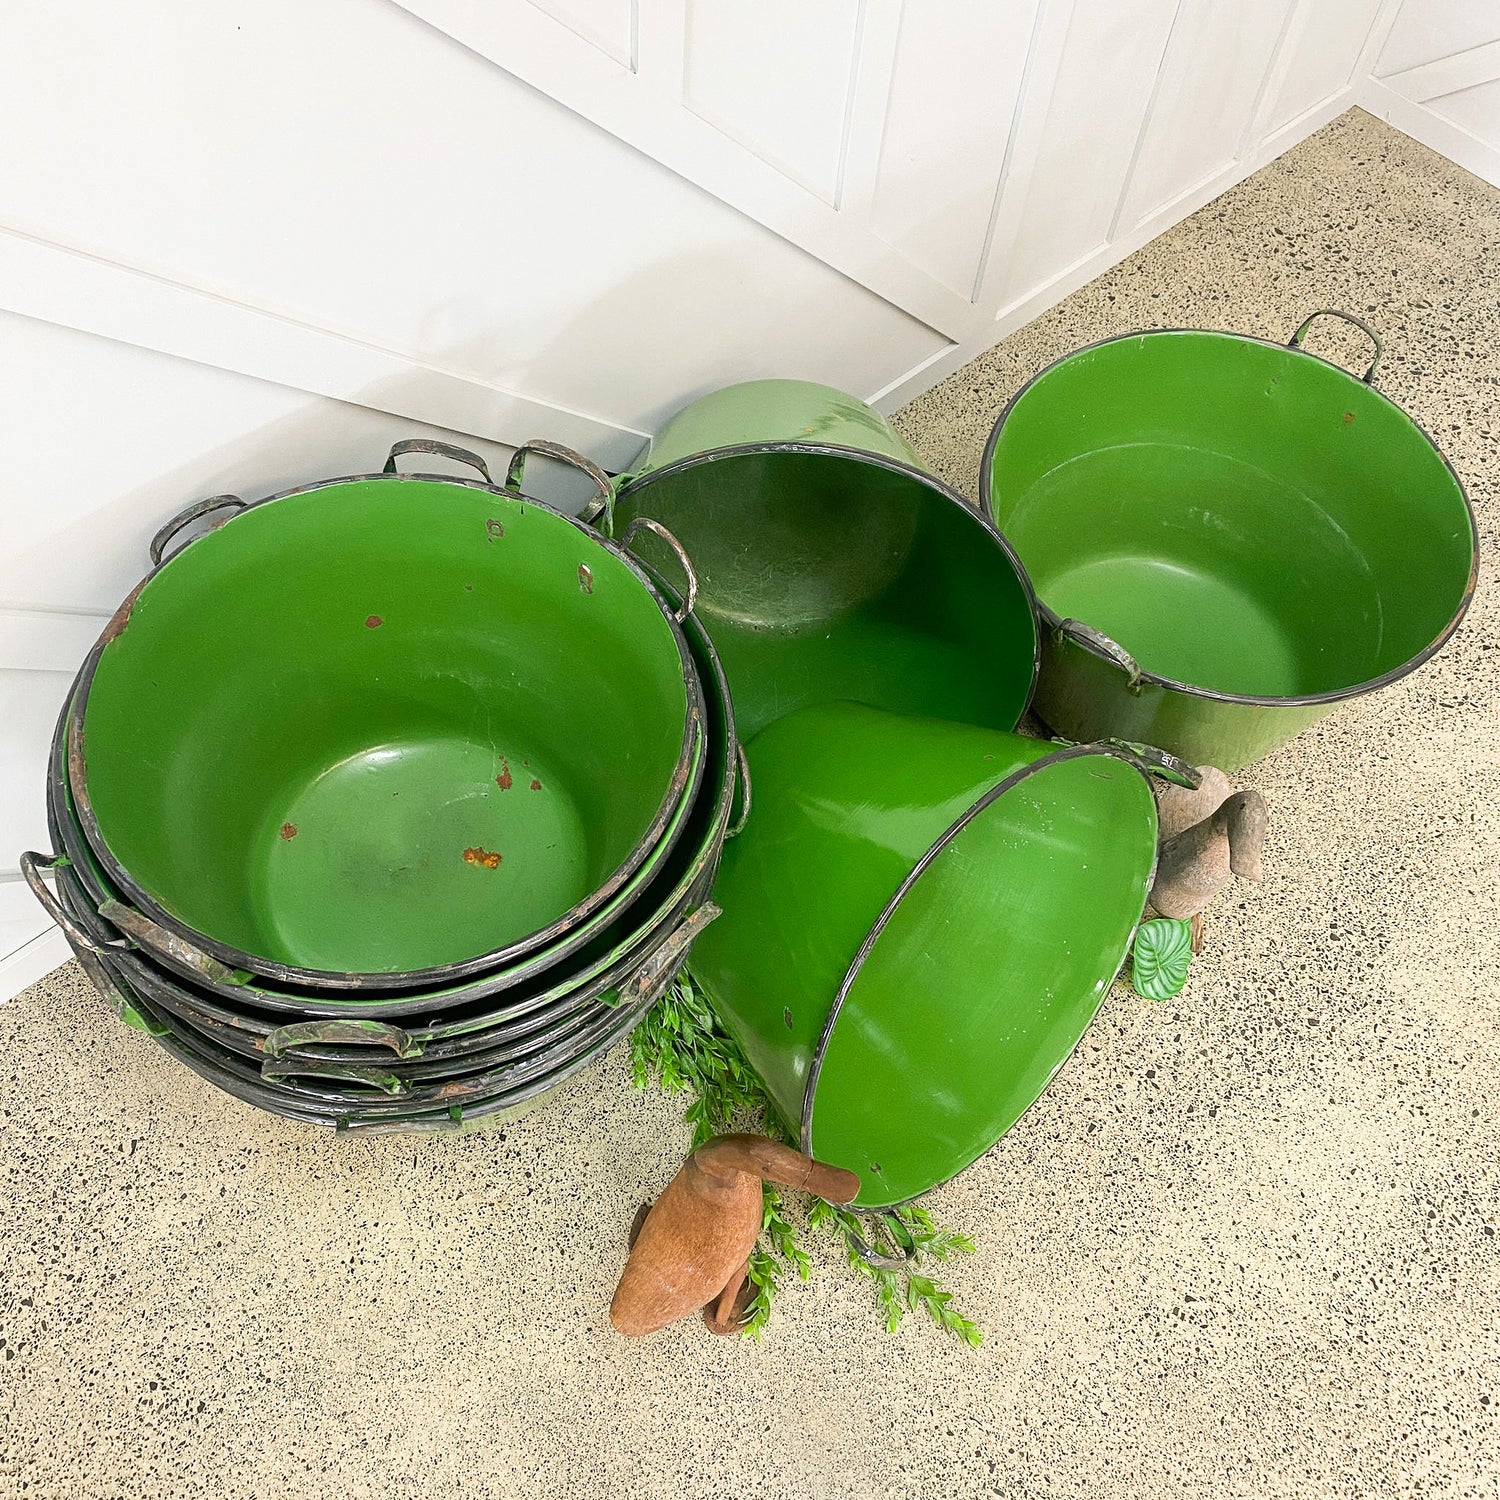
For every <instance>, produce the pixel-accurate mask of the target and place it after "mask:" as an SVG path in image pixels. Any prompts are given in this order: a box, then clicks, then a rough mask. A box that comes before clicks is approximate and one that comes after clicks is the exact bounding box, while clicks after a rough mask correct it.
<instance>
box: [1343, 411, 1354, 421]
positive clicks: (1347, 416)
mask: <svg viewBox="0 0 1500 1500" xmlns="http://www.w3.org/2000/svg"><path fill="white" fill-rule="evenodd" d="M1344 420H1345V421H1346V422H1352V421H1353V420H1354V413H1353V412H1352V411H1346V412H1345V413H1344Z"/></svg>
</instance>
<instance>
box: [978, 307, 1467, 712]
mask: <svg viewBox="0 0 1500 1500" xmlns="http://www.w3.org/2000/svg"><path fill="white" fill-rule="evenodd" d="M1185 333H1186V334H1196V335H1206V336H1210V337H1213V338H1221V339H1228V340H1231V341H1234V342H1238V343H1245V344H1260V345H1262V346H1263V347H1265V348H1268V349H1275V350H1277V351H1278V352H1279V353H1282V354H1290V355H1300V356H1301V357H1302V358H1303V359H1314V360H1317V362H1318V363H1319V364H1320V365H1325V366H1327V368H1328V369H1330V370H1332V371H1334V372H1335V373H1336V374H1338V375H1341V376H1342V377H1343V378H1344V379H1345V380H1347V381H1349V382H1350V384H1352V385H1357V386H1359V387H1360V389H1361V390H1367V391H1370V392H1371V393H1372V394H1373V395H1375V396H1377V397H1378V398H1379V399H1380V400H1382V401H1384V402H1385V403H1386V405H1387V406H1390V407H1391V408H1393V409H1394V410H1395V411H1397V412H1399V413H1400V414H1401V416H1403V417H1404V418H1405V419H1406V420H1407V421H1408V422H1410V423H1411V425H1412V426H1413V427H1414V428H1415V429H1416V430H1417V432H1419V433H1420V434H1421V435H1422V437H1423V438H1424V439H1425V440H1426V442H1427V443H1428V444H1429V446H1430V447H1431V448H1432V451H1433V452H1434V453H1436V454H1437V456H1438V458H1439V459H1440V460H1441V462H1442V465H1443V467H1444V468H1445V469H1446V470H1447V471H1448V474H1449V476H1450V477H1451V478H1452V480H1453V483H1454V485H1455V487H1456V488H1457V490H1458V495H1459V498H1460V499H1461V500H1462V501H1463V506H1464V512H1465V514H1466V515H1467V516H1468V518H1469V535H1470V539H1471V541H1472V544H1473V549H1472V550H1473V557H1472V559H1471V561H1470V564H1469V577H1468V581H1467V582H1466V583H1465V585H1464V590H1463V594H1462V596H1461V597H1460V599H1459V601H1458V607H1457V608H1456V609H1455V610H1454V613H1453V615H1452V618H1450V619H1449V621H1448V623H1447V624H1446V625H1444V626H1443V628H1442V629H1441V630H1440V631H1439V632H1438V634H1437V636H1436V637H1435V639H1434V640H1433V641H1432V642H1431V643H1430V644H1429V645H1427V646H1424V647H1423V648H1422V650H1421V651H1419V652H1418V653H1417V654H1416V655H1415V656H1413V657H1412V658H1411V659H1410V660H1409V661H1407V662H1404V663H1403V664H1402V665H1401V666H1399V667H1393V668H1391V670H1390V671H1388V672H1382V673H1381V674H1380V675H1379V676H1378V677H1371V678H1370V679H1369V680H1368V681H1365V682H1360V683H1356V684H1355V685H1354V686H1353V687H1344V688H1334V689H1332V690H1330V691H1328V692H1322V693H1305V694H1299V695H1298V696H1296V697H1290V698H1276V697H1268V696H1265V695H1263V694H1256V693H1226V692H1221V691H1220V690H1219V689H1217V688H1206V687H1197V686H1195V685H1194V684H1193V683H1191V682H1180V681H1178V680H1177V679H1176V678H1175V677H1166V676H1164V675H1162V674H1161V673H1159V672H1152V671H1149V670H1148V669H1147V668H1145V667H1141V668H1140V669H1139V670H1140V681H1141V682H1143V683H1149V684H1150V685H1151V686H1152V687H1157V688H1165V689H1167V690H1169V691H1171V692H1174V693H1185V694H1187V695H1188V696H1189V697H1193V698H1204V699H1207V700H1209V701H1210V702H1213V703H1237V704H1241V705H1243V706H1245V707H1247V708H1317V707H1331V706H1332V705H1334V704H1336V703H1343V702H1345V701H1346V700H1347V699H1350V698H1358V697H1361V696H1362V695H1364V694H1365V693H1373V692H1377V691H1378V690H1379V689H1381V688H1383V687H1389V686H1390V685H1391V684H1392V683H1393V682H1399V681H1400V680H1401V679H1402V678H1403V677H1407V676H1410V675H1411V673H1413V672H1415V671H1416V670H1417V668H1418V667H1421V666H1424V665H1425V664H1426V663H1427V662H1429V661H1431V660H1432V658H1433V657H1434V656H1436V655H1437V654H1438V652H1439V651H1441V650H1442V649H1443V647H1444V646H1446V645H1447V644H1448V642H1449V641H1450V640H1451V639H1452V638H1453V634H1454V632H1455V631H1456V630H1457V629H1458V627H1459V626H1460V625H1461V624H1462V623H1463V618H1464V616H1465V615H1466V614H1467V613H1468V611H1469V606H1470V604H1472V603H1473V601H1474V591H1475V589H1476V588H1477V587H1478V584H1479V520H1478V517H1477V516H1476V515H1475V513H1474V505H1473V502H1472V501H1471V500H1470V499H1469V493H1468V491H1467V490H1466V489H1465V488H1464V483H1463V480H1462V479H1460V478H1459V477H1458V471H1457V470H1456V469H1455V468H1454V467H1453V464H1452V462H1451V461H1450V460H1449V458H1448V455H1447V454H1446V453H1444V452H1443V450H1442V449H1441V448H1440V447H1439V446H1438V444H1437V443H1436V442H1435V441H1434V439H1433V437H1432V434H1431V433H1430V432H1428V431H1427V429H1426V428H1425V427H1423V426H1422V424H1421V423H1420V422H1418V421H1417V419H1416V418H1415V417H1414V416H1412V415H1411V413H1410V412H1408V411H1407V410H1406V408H1405V407H1403V406H1401V405H1399V404H1398V403H1397V402H1395V401H1393V400H1391V398H1390V397H1389V396H1387V395H1386V393H1385V392H1384V391H1382V390H1381V389H1380V388H1379V387H1378V386H1375V385H1372V384H1367V383H1366V382H1365V381H1363V380H1361V379H1360V378H1359V377H1358V376H1357V375H1352V374H1350V372H1349V371H1348V370H1346V369H1344V367H1343V366H1342V365H1339V364H1335V363H1334V362H1333V361H1332V360H1331V359H1325V358H1324V357H1323V356H1322V355H1321V354H1314V353H1313V352H1312V350H1310V349H1307V348H1305V347H1302V346H1300V345H1298V346H1296V347H1291V346H1288V345H1286V344H1283V343H1280V342H1279V341H1278V340H1276V339H1268V338H1263V337H1262V336H1260V335H1259V334H1253V333H1234V332H1231V331H1230V330H1228V329H1222V328H1138V329H1135V330H1134V331H1133V332H1130V333H1117V334H1111V335H1110V337H1108V338H1103V339H1095V340H1094V341H1093V342H1092V343H1090V344H1083V345H1080V346H1079V347H1078V348H1077V349H1073V350H1071V351H1069V352H1068V353H1067V354H1064V355H1061V356H1060V357H1059V358H1057V359H1054V360H1053V361H1052V362H1051V363H1050V364H1048V365H1047V366H1045V367H1044V368H1043V369H1040V370H1038V371H1037V372H1036V374H1035V375H1033V376H1032V377H1031V378H1030V379H1029V380H1027V381H1026V383H1025V384H1024V385H1023V386H1021V388H1020V389H1019V390H1018V391H1017V392H1016V393H1015V395H1013V396H1012V397H1011V398H1010V400H1009V401H1007V402H1006V403H1005V406H1004V407H1003V408H1002V409H1001V412H1000V416H999V418H998V419H997V420H996V422H995V425H994V426H993V427H992V428H991V429H990V435H989V437H988V438H986V439H985V444H984V452H983V454H982V455H981V457H980V460H979V503H980V507H981V509H982V510H983V511H984V514H985V518H986V519H987V520H988V521H990V522H991V523H994V522H995V507H994V498H993V495H992V493H991V492H992V484H991V480H990V475H991V472H992V466H993V461H994V456H995V448H996V446H997V445H998V443H999V441H1000V432H1001V429H1002V428H1003V427H1004V426H1005V424H1006V422H1007V420H1008V419H1009V417H1010V414H1011V412H1012V411H1013V410H1014V409H1015V407H1016V405H1017V403H1018V402H1019V401H1020V400H1021V398H1022V397H1023V396H1024V395H1025V394H1026V392H1027V391H1029V390H1030V389H1031V388H1032V386H1034V385H1036V384H1037V382H1038V381H1040V380H1042V379H1044V378H1045V377H1046V376H1048V375H1050V374H1051V373H1052V371H1054V370H1055V369H1057V368H1058V367H1059V366H1060V365H1064V364H1067V362H1068V361H1069V360H1071V359H1075V358H1077V356H1078V355H1080V354H1090V353H1092V352H1093V351H1094V350H1095V349H1102V348H1104V347H1106V346H1107V345H1109V344H1126V343H1134V342H1138V341H1140V340H1141V339H1147V338H1159V337H1171V336H1174V335H1178V334H1185ZM1036 607H1037V614H1038V616H1039V617H1040V619H1041V621H1042V624H1043V625H1044V626H1045V628H1046V629H1047V630H1048V631H1051V632H1053V633H1056V632H1058V631H1060V630H1061V629H1062V623H1063V622H1062V617H1061V616H1060V615H1058V614H1057V612H1056V611H1055V610H1053V609H1052V608H1051V607H1050V606H1049V605H1048V604H1047V603H1046V602H1045V601H1044V600H1042V599H1040V598H1038V599H1037V600H1036ZM1085 623H1087V622H1085ZM1076 644H1077V645H1079V646H1081V647H1083V649H1084V650H1085V651H1087V652H1088V653H1089V654H1090V655H1091V656H1096V657H1098V659H1099V660H1100V661H1102V662H1106V663H1108V664H1109V665H1111V666H1113V665H1114V662H1113V661H1112V660H1111V658H1110V657H1109V656H1107V655H1106V654H1105V653H1104V652H1103V651H1100V650H1097V649H1096V648H1095V647H1094V646H1093V645H1091V644H1090V643H1089V642H1087V641H1082V640H1077V641H1076Z"/></svg>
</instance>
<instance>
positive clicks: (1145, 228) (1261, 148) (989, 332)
mask: <svg viewBox="0 0 1500 1500" xmlns="http://www.w3.org/2000/svg"><path fill="white" fill-rule="evenodd" d="M1358 102H1359V100H1358V99H1357V97H1356V90H1355V89H1354V88H1353V87H1352V86H1351V87H1348V88H1344V89H1340V90H1339V92H1338V93H1336V94H1333V95H1331V96H1330V97H1329V98H1327V99H1325V100H1323V102H1322V103H1321V104H1317V105H1314V106H1313V108H1312V109H1310V110H1307V111H1306V112H1305V113H1304V114H1301V115H1299V116H1298V117H1297V118H1296V119H1295V120H1292V121H1290V122H1289V123H1288V124H1286V125H1284V126H1282V128H1281V129H1279V130H1277V131H1276V132H1275V133H1274V134H1272V135H1269V136H1267V137H1266V138H1265V139H1264V140H1263V141H1261V142H1260V143H1259V144H1258V145H1257V146H1255V147H1253V148H1252V149H1251V150H1249V151H1247V152H1246V153H1245V155H1243V156H1241V157H1239V158H1238V159H1237V160H1236V161H1234V162H1232V163H1230V164H1229V165H1228V166H1226V167H1224V168H1223V169H1222V170H1221V171H1219V172H1216V173H1214V174H1213V175H1212V176H1210V177H1208V178H1205V179H1204V180H1203V181H1202V182H1200V183H1199V184H1198V185H1197V186H1196V187H1194V188H1190V189H1189V190H1188V191H1187V192H1185V193H1182V194H1180V195H1179V196H1178V197H1176V198H1174V199H1173V200H1172V201H1171V202H1170V203H1168V204H1165V205H1163V206H1162V207H1161V208H1160V209H1158V210H1157V211H1156V212H1154V213H1152V214H1149V215H1148V216H1147V217H1146V218H1144V219H1143V220H1141V222H1140V223H1139V224H1137V225H1135V226H1134V227H1133V228H1131V229H1129V230H1127V231H1126V232H1124V233H1122V234H1120V235H1118V236H1117V237H1116V238H1115V239H1113V240H1111V241H1110V242H1109V243H1108V244H1105V245H1100V246H1099V247H1098V248H1097V249H1096V250H1093V251H1090V252H1089V254H1088V255H1086V256H1084V257H1083V258H1082V259H1081V260H1078V261H1075V262H1074V263H1073V265H1071V266H1069V267H1068V268H1067V269H1066V270H1064V271H1061V272H1059V273H1058V274H1057V275H1056V276H1054V277H1053V278H1052V279H1051V280H1050V281H1047V282H1044V283H1043V284H1042V285H1041V286H1038V287H1035V288H1033V289H1032V290H1031V291H1028V292H1026V293H1025V294H1024V295H1023V296H1021V297H1020V298H1018V299H1017V300H1015V301H1014V302H1011V303H1008V304H1007V305H1006V306H1005V307H1002V308H1001V309H1000V311H999V313H998V314H996V317H995V321H994V323H993V324H991V325H990V326H989V327H988V328H986V329H985V330H984V331H983V332H982V333H980V334H978V335H976V336H975V337H974V338H972V339H969V340H967V341H965V342H964V343H959V344H953V345H951V346H950V347H949V348H947V349H945V350H943V351H941V352H940V353H939V354H937V355H935V356H932V357H930V358H928V359H925V360H923V361H922V363H921V364H919V365H915V366H914V367H913V368H912V369H910V370H908V371H907V372H906V373H905V374H904V375H901V376H899V377H898V378H897V379H896V380H893V381H892V382H891V383H890V384H889V385H887V386H885V387H883V388H882V389H881V390H879V391H876V393H875V394H874V395H873V396H870V397H868V398H867V399H868V400H869V402H870V404H871V405H872V406H875V407H877V408H878V409H879V410H881V411H886V412H889V411H895V410H896V408H897V407H900V406H904V405H905V404H906V403H907V402H908V401H912V400H915V399H916V397H918V396H920V395H921V394H922V393H923V392H924V391H928V390H931V388H932V387H933V386H935V385H937V384H938V383H939V382H940V381H943V380H946V379H947V378H948V376H950V375H951V374H953V372H954V371H955V370H959V369H962V368H963V366H964V365H966V364H968V363H969V361H970V360H972V359H977V358H978V357H979V356H980V355H981V354H983V353H984V352H985V350H987V349H992V348H993V347H994V346H995V345H996V344H998V343H999V342H1000V341H1001V339H1005V338H1009V337H1010V335H1011V334H1013V333H1014V332H1015V331H1016V330H1017V329H1018V328H1024V327H1025V326H1026V324H1028V323H1030V322H1031V321H1032V320H1033V319H1034V318H1038V317H1040V316H1041V315H1042V314H1043V313H1044V312H1046V311H1047V310H1048V309H1049V308H1052V307H1055V306H1056V305H1057V304H1058V303H1059V302H1061V301H1062V300H1063V298H1064V297H1067V296H1070V295H1071V294H1072V293H1073V292H1076V291H1077V290H1078V288H1079V287H1081V286H1087V285H1088V283H1089V282H1091V281H1092V280H1093V279H1094V278H1095V277H1096V276H1101V275H1103V274H1104V272H1105V271H1108V270H1109V269H1110V268H1111V267H1113V266H1117V265H1118V264H1119V263H1120V262H1121V261H1122V260H1124V259H1125V258H1126V257H1127V256H1130V255H1134V254H1135V252H1136V251H1137V250H1139V249H1140V248H1141V247H1142V246H1143V245H1146V244H1149V243H1150V242H1151V241H1152V240H1154V239H1155V238H1156V237H1157V235H1159V234H1162V233H1164V232H1165V231H1166V230H1168V229H1170V228H1171V227H1172V226H1173V225H1174V224H1179V223H1181V222H1182V220H1183V219H1186V218H1188V217H1189V216H1190V215H1192V214H1195V213H1197V212H1198V210H1199V209H1200V208H1202V207H1203V206H1204V205H1205V204H1207V203H1212V202H1213V200H1214V199H1215V198H1217V197H1218V196H1219V194H1220V193H1224V192H1227V191H1228V190H1229V189H1230V188H1232V187H1234V186H1235V185H1236V184H1237V183H1240V182H1243V181H1244V180H1245V178H1247V177H1249V176H1250V175H1251V174H1252V173H1254V172H1258V171H1259V170H1260V169H1261V168H1262V167H1264V166H1266V165H1267V164H1268V163H1270V162H1273V161H1275V160H1276V158H1277V157H1278V156H1280V155H1282V153H1283V152H1286V151H1289V150H1290V149H1291V148H1292V147H1293V146H1295V145H1297V144H1298V143H1299V142H1300V141H1303V140H1306V139H1307V137H1308V136H1310V135H1312V134H1314V132H1316V131H1319V130H1321V129H1322V128H1323V127H1324V126H1325V125H1327V124H1328V123H1329V122H1330V121H1331V120H1335V119H1337V118H1338V117H1339V116H1340V115H1341V114H1343V113H1344V111H1345V110H1346V109H1349V108H1350V107H1351V106H1353V105H1354V104H1356V103H1358ZM1398 128H1399V126H1398Z"/></svg>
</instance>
